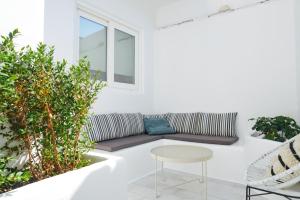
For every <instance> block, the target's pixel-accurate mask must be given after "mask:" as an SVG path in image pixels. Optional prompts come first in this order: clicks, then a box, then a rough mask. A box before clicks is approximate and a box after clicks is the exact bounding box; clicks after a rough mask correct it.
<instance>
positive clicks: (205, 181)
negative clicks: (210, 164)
mask: <svg viewBox="0 0 300 200" xmlns="http://www.w3.org/2000/svg"><path fill="white" fill-rule="evenodd" d="M204 179H205V180H204V187H205V188H204V195H205V200H207V161H205V162H204Z"/></svg>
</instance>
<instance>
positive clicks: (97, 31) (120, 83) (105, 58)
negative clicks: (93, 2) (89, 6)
mask: <svg viewBox="0 0 300 200" xmlns="http://www.w3.org/2000/svg"><path fill="white" fill-rule="evenodd" d="M100 16H101V15H100ZM139 36H140V32H139V31H137V30H136V29H134V28H132V27H131V26H127V25H125V24H123V23H120V22H118V21H116V20H112V19H108V18H106V17H103V16H101V17H99V15H98V14H97V13H92V14H91V12H90V11H89V12H83V11H82V10H80V11H79V57H80V58H83V57H87V58H88V60H89V61H90V64H91V69H90V70H91V72H92V73H93V74H96V73H98V72H100V74H101V77H100V79H101V80H102V81H107V83H108V85H109V86H112V87H118V88H125V89H127V88H128V89H137V88H138V83H139V80H140V77H139V70H140V66H139V63H141V62H140V59H139V56H140V55H141V54H140V53H139V49H140V48H139V44H140V41H139V39H140V37H139Z"/></svg>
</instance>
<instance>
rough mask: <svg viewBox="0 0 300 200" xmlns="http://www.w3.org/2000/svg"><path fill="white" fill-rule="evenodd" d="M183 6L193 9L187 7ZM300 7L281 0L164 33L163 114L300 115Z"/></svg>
mask: <svg viewBox="0 0 300 200" xmlns="http://www.w3.org/2000/svg"><path fill="white" fill-rule="evenodd" d="M182 9H185V8H184V7H182ZM293 13H294V7H293V1H292V0H278V1H272V2H271V3H268V4H264V5H260V6H256V7H251V8H248V9H244V10H239V11H236V12H232V13H228V14H223V15H218V16H216V17H212V18H208V19H204V20H201V21H197V22H193V23H187V24H184V25H181V26H176V27H173V28H169V29H164V30H158V31H157V32H156V36H157V38H156V39H157V40H156V51H157V52H156V58H157V59H156V61H155V62H156V66H155V76H154V77H155V80H154V83H155V85H154V88H155V92H154V108H155V111H156V112H195V111H206V112H231V111H237V112H239V116H238V122H237V125H238V134H239V136H240V137H241V138H242V140H243V139H244V138H245V135H248V134H249V133H250V132H251V130H250V123H249V122H248V119H249V118H252V117H257V116H273V115H288V116H291V117H296V116H297V108H298V105H297V89H296V64H295V47H294V45H295V33H294V31H295V30H294V29H295V27H294V14H293Z"/></svg>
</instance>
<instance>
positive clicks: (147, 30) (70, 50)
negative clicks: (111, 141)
mask: <svg viewBox="0 0 300 200" xmlns="http://www.w3.org/2000/svg"><path fill="white" fill-rule="evenodd" d="M81 2H83V3H86V4H89V5H91V6H92V7H93V8H97V9H98V10H99V11H103V12H105V13H107V14H109V15H111V16H113V17H114V18H118V19H120V20H122V21H124V22H126V23H129V24H132V25H134V26H136V27H138V28H140V29H142V30H143V33H144V34H143V35H144V38H143V43H144V45H143V67H142V79H143V81H142V82H143V84H142V85H141V89H140V90H139V91H132V90H125V89H117V88H112V87H107V88H105V89H104V91H103V92H102V94H101V95H99V100H98V101H97V102H96V103H95V105H94V109H93V110H94V112H95V113H107V112H145V113H148V112H151V111H152V109H153V100H152V97H153V95H152V94H153V87H152V85H153V45H154V39H153V38H154V34H153V33H154V27H155V25H154V24H155V17H154V14H155V13H154V8H153V7H152V6H153V5H152V4H151V2H149V1H139V0H82V1H81ZM76 10H77V9H76V2H75V0H64V1H60V0H45V42H46V43H48V44H52V45H55V46H56V57H57V58H66V59H67V60H69V61H71V62H75V60H74V58H76V53H77V52H74V49H76V45H75V44H76V42H77V40H78V38H77V37H76V36H75V35H76V34H75V32H76V27H77V25H76V23H77V20H76Z"/></svg>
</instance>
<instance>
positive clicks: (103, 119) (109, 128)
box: [85, 113, 144, 142]
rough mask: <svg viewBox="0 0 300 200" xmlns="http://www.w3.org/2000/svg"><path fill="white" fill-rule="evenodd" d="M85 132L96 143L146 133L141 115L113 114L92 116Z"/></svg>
mask: <svg viewBox="0 0 300 200" xmlns="http://www.w3.org/2000/svg"><path fill="white" fill-rule="evenodd" d="M85 131H86V132H87V133H88V135H89V137H90V139H91V140H92V141H94V142H101V141H105V140H111V139H115V138H122V137H126V136H131V135H139V134H142V133H144V122H143V115H142V114H141V113H124V114H118V113H112V114H100V115H92V116H90V117H89V119H88V121H87V124H86V126H85Z"/></svg>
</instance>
